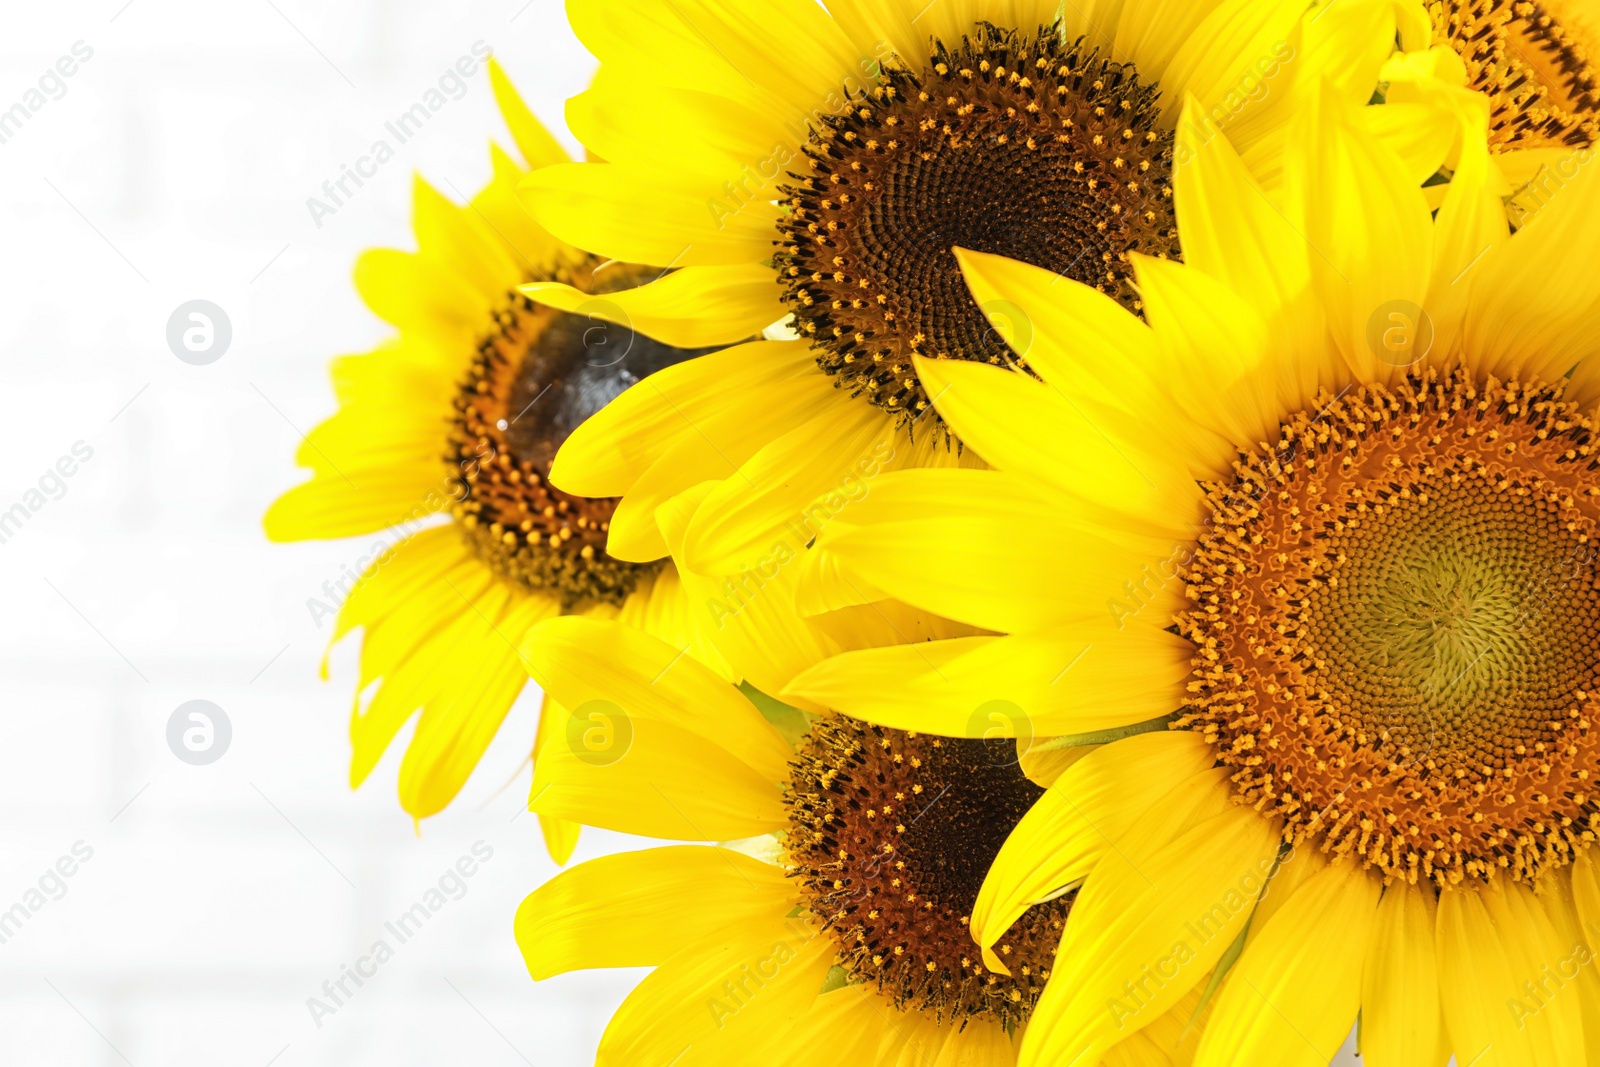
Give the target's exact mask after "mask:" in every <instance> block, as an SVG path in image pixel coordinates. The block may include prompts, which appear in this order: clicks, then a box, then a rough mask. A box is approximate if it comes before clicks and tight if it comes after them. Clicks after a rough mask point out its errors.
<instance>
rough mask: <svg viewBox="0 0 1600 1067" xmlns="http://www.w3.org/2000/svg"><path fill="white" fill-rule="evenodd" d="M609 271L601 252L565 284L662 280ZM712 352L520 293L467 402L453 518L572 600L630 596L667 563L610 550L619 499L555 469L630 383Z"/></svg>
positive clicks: (485, 555) (591, 288) (537, 584)
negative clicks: (566, 489)
mask: <svg viewBox="0 0 1600 1067" xmlns="http://www.w3.org/2000/svg"><path fill="white" fill-rule="evenodd" d="M601 267H602V265H601V263H600V261H599V260H596V259H591V260H589V261H587V262H585V263H584V264H582V265H581V266H580V267H577V268H574V269H571V270H565V269H564V270H562V271H560V272H559V275H560V278H559V280H561V281H566V282H569V283H570V284H573V285H576V286H578V287H579V288H581V289H584V290H585V291H587V292H593V293H596V294H600V293H606V292H614V291H616V290H619V289H624V288H628V287H630V286H634V285H639V284H642V283H644V282H646V281H648V280H650V277H649V275H648V274H647V273H646V272H645V270H644V268H638V267H633V266H631V265H622V264H606V265H604V269H601ZM707 351H709V349H681V348H672V347H670V346H667V345H664V344H661V343H660V342H658V341H654V340H651V339H650V338H648V337H645V336H644V335H642V334H636V333H634V332H633V331H631V330H629V329H628V328H627V327H625V326H617V325H613V324H611V323H608V322H605V321H603V320H602V319H600V318H597V317H591V316H586V315H581V314H572V313H568V312H565V311H556V310H554V309H552V308H548V307H544V306H541V305H537V304H534V303H533V302H531V301H530V300H528V299H527V298H526V297H524V296H522V295H521V294H520V293H516V292H513V293H511V294H509V295H508V297H507V299H506V303H505V305H504V306H503V307H502V308H501V309H500V310H499V311H498V312H496V314H495V329H494V331H493V332H492V333H491V334H489V336H488V337H486V338H484V340H483V341H482V342H481V343H480V344H479V346H478V353H477V357H476V358H475V359H474V361H473V363H472V368H471V370H470V372H469V373H468V375H467V378H466V380H465V381H464V382H463V383H462V386H461V391H460V393H459V394H458V395H457V397H456V402H455V408H456V418H455V426H454V430H453V433H452V435H451V448H450V453H449V455H448V457H447V463H448V464H449V478H450V482H451V485H452V491H453V495H454V498H455V500H456V505H455V508H454V509H453V513H454V515H455V517H456V518H457V519H458V520H459V521H460V525H461V529H462V534H463V536H464V537H465V538H466V540H467V543H468V544H469V545H470V546H471V547H472V549H473V551H474V552H475V553H476V554H477V556H478V557H479V558H480V559H482V560H483V561H484V562H485V563H486V564H488V565H489V567H490V568H491V569H493V570H494V571H495V572H496V573H497V574H499V575H500V576H501V577H502V578H504V579H506V580H508V581H510V582H512V583H514V584H516V585H518V586H519V587H521V588H523V589H525V590H528V591H538V592H543V593H546V594H550V595H554V596H556V597H558V598H559V599H560V600H561V602H562V605H563V607H567V608H570V607H572V606H574V605H576V604H580V603H584V602H591V601H603V602H607V603H613V604H620V603H621V602H622V601H623V600H624V599H626V597H627V596H628V594H629V593H631V592H632V591H633V589H634V587H635V586H636V585H637V584H638V582H639V579H640V578H641V577H643V576H645V575H647V574H651V573H654V571H655V570H656V569H657V568H658V567H659V564H655V563H651V564H637V563H628V562H624V561H622V560H617V559H613V558H612V557H611V556H609V555H607V553H606V551H605V542H606V534H607V532H608V531H609V530H610V528H611V515H612V513H613V512H614V511H615V510H616V506H617V501H616V500H614V499H605V500H595V499H590V498H587V497H580V496H573V495H572V494H570V493H563V492H562V491H561V490H559V489H556V488H555V487H553V486H552V485H550V483H549V480H548V478H547V475H548V474H549V471H550V464H551V462H552V461H553V460H554V459H555V454H556V452H557V450H559V449H560V447H561V445H562V443H563V442H565V441H566V439H567V438H568V437H569V436H571V434H572V431H573V430H575V429H577V428H578V426H579V424H581V423H582V422H583V421H584V420H585V419H587V418H588V417H589V416H590V415H593V414H594V413H595V412H597V411H599V410H600V409H601V408H603V407H605V406H606V404H608V403H610V402H611V401H612V400H613V399H615V398H616V396H617V395H618V394H620V393H621V392H622V391H623V390H625V389H627V388H628V387H629V386H631V385H633V384H634V383H635V382H637V381H638V380H640V379H641V378H644V377H646V376H647V375H650V374H653V373H655V372H656V371H658V370H661V369H662V368H663V367H669V366H671V365H672V364H674V363H680V362H682V361H684V360H686V359H692V358H694V357H695V356H699V355H703V354H705V353H706V352H707Z"/></svg>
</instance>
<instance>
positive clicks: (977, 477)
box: [792, 96, 1600, 1067]
mask: <svg viewBox="0 0 1600 1067" xmlns="http://www.w3.org/2000/svg"><path fill="white" fill-rule="evenodd" d="M1191 106H1193V105H1191ZM1488 125H1489V116H1488V109H1487V107H1486V106H1485V107H1484V108H1482V109H1481V110H1480V111H1479V113H1478V114H1477V116H1476V118H1475V120H1474V121H1473V122H1472V123H1471V124H1470V125H1469V126H1468V127H1467V128H1466V131H1465V133H1464V135H1463V143H1464V146H1465V147H1464V148H1463V149H1462V152H1461V162H1460V166H1459V167H1458V168H1457V169H1456V171H1455V173H1454V176H1453V180H1452V181H1451V182H1450V185H1449V189H1448V192H1447V194H1446V196H1445V199H1444V202H1443V206H1442V207H1441V209H1440V210H1439V212H1438V214H1437V218H1436V219H1435V218H1432V217H1431V216H1430V211H1429V207H1428V204H1427V201H1426V198H1425V196H1424V193H1423V191H1421V190H1419V189H1418V188H1417V187H1416V185H1415V183H1414V182H1413V181H1412V177H1411V175H1410V174H1408V173H1407V168H1406V167H1405V166H1404V165H1403V164H1402V163H1401V162H1400V160H1399V159H1398V158H1397V157H1396V156H1395V155H1394V154H1393V153H1392V152H1390V151H1389V150H1388V149H1386V148H1385V147H1384V146H1383V145H1382V144H1380V143H1378V142H1377V141H1375V140H1374V139H1373V138H1371V137H1370V136H1369V135H1368V134H1367V133H1366V132H1365V131H1364V130H1363V129H1362V126H1361V123H1360V122H1359V121H1357V117H1356V115H1355V113H1354V112H1353V111H1352V110H1351V109H1349V108H1348V107H1346V106H1344V105H1343V104H1342V103H1341V102H1340V101H1338V100H1337V99H1335V98H1333V97H1331V96H1329V97H1326V98H1320V99H1316V100H1314V101H1313V102H1312V107H1311V110H1310V111H1309V113H1308V114H1307V116H1306V121H1305V125H1304V127H1303V137H1299V136H1297V138H1296V140H1295V141H1294V143H1293V146H1292V150H1291V152H1290V155H1289V159H1288V162H1287V167H1288V169H1289V172H1290V174H1291V175H1294V176H1296V177H1295V180H1293V181H1292V182H1291V183H1290V186H1291V187H1292V188H1296V189H1298V190H1299V192H1298V194H1297V196H1296V197H1295V198H1293V199H1292V200H1284V199H1280V200H1274V199H1273V197H1272V196H1271V195H1269V194H1268V192H1267V191H1266V190H1264V189H1262V188H1261V187H1260V186H1259V185H1258V183H1257V182H1256V181H1255V180H1254V179H1253V178H1252V177H1251V175H1250V174H1249V172H1248V171H1247V169H1246V168H1245V166H1244V165H1243V163H1242V162H1241V160H1240V158H1239V156H1238V154H1237V153H1236V152H1235V151H1234V149H1233V148H1232V146H1231V145H1229V143H1228V140H1227V138H1226V137H1218V138H1215V139H1213V140H1212V141H1211V142H1210V143H1208V144H1204V145H1193V146H1192V148H1193V151H1192V157H1191V158H1192V162H1191V163H1190V165H1188V166H1186V167H1184V168H1182V169H1181V170H1180V172H1179V173H1178V174H1177V176H1176V186H1175V188H1176V202H1177V212H1178V215H1179V221H1180V225H1181V226H1182V227H1183V229H1182V233H1183V235H1184V236H1183V251H1184V259H1185V263H1184V264H1183V265H1179V264H1176V263H1173V262H1171V261H1164V260H1159V259H1155V258H1148V257H1143V256H1136V257H1134V263H1133V267H1134V272H1135V279H1136V282H1137V284H1138V287H1139V291H1140V293H1141V295H1142V297H1143V299H1144V303H1145V316H1144V318H1143V319H1142V320H1141V319H1140V318H1138V317H1135V316H1133V315H1131V314H1129V313H1128V311H1127V310H1126V309H1125V308H1122V307H1119V306H1118V305H1117V304H1116V303H1115V301H1113V300H1111V299H1109V298H1107V297H1106V296H1105V295H1104V294H1101V293H1098V292H1096V291H1095V290H1094V289H1093V288H1091V287H1089V286H1085V285H1081V284H1077V283H1062V282H1060V281H1059V279H1057V278H1056V277H1055V276H1054V275H1052V274H1050V273H1049V272H1046V271H1042V270H1040V269H1038V268H1037V267H1033V266H1029V265H1026V264H1023V263H1018V262H1014V261H1011V260H1006V259H1001V258H999V257H993V256H985V255H981V254H975V253H963V255H962V261H963V265H964V268H965V271H966V277H967V279H968V282H969V284H970V285H971V286H972V288H973V292H974V293H975V295H976V296H977V298H978V300H979V301H980V302H988V301H994V300H1004V301H1009V302H1011V303H1012V304H1014V305H1015V306H1016V307H1019V308H1021V309H1022V312H1023V316H1022V318H1021V321H1023V322H1025V323H1026V324H1027V326H1028V329H1026V330H1021V329H1017V328H1015V327H1007V329H1008V331H1009V336H1010V337H1011V339H1012V342H1013V343H1014V344H1018V345H1019V346H1021V350H1022V351H1025V352H1026V354H1027V358H1028V364H1029V366H1030V367H1031V368H1032V370H1033V371H1034V372H1035V374H1036V375H1037V378H1036V379H1034V378H1030V377H1028V376H1025V375H1022V374H1019V373H1016V372H1014V371H1012V370H1009V369H1003V368H994V367H985V366H977V365H969V364H964V363H954V362H935V361H932V360H926V361H923V362H921V363H920V364H919V366H918V369H919V372H920V373H921V375H922V377H923V380H924V381H925V382H926V383H928V385H929V387H930V388H931V389H933V390H934V391H935V394H936V396H937V397H938V400H937V403H938V406H939V408H940V411H941V413H942V414H943V415H944V417H945V418H946V419H948V420H949V421H950V422H951V424H952V425H953V426H954V427H955V428H956V430H957V432H959V433H960V434H961V436H962V438H963V440H965V441H966V442H967V443H968V444H969V445H970V446H971V447H972V448H973V449H975V450H976V451H978V452H979V453H980V454H981V455H982V456H983V457H984V459H986V460H987V461H988V462H989V463H991V464H992V465H993V467H994V468H995V469H992V470H987V471H911V472H901V473H896V474H894V475H886V476H885V477H884V478H883V479H880V482H879V484H878V485H877V486H876V487H875V489H874V492H873V495H872V496H871V497H870V498H869V499H868V500H866V501H863V502H862V504H861V505H860V506H859V507H858V508H857V509H856V510H854V511H852V512H851V513H850V515H849V516H848V520H847V522H841V523H836V524H834V525H833V526H831V527H830V528H829V529H828V531H826V532H825V533H824V535H823V538H822V540H823V541H824V542H825V543H827V547H828V548H829V555H828V558H829V560H830V561H831V565H832V566H834V567H836V568H842V569H843V570H845V571H846V572H848V571H850V570H860V571H864V572H866V573H870V574H871V576H872V581H873V582H874V584H875V585H877V586H878V587H879V588H881V589H882V590H885V591H886V592H888V593H890V594H892V595H894V596H897V597H899V598H900V599H902V600H904V601H907V602H908V603H911V604H913V605H917V606H920V607H922V608H924V609H926V610H929V611H937V612H939V613H940V614H942V615H946V616H949V617H952V618H955V619H959V620H963V621H966V622H968V623H972V624H974V625H977V626H981V627H984V628H987V629H990V630H993V631H996V632H997V634H998V635H997V636H975V637H969V638H964V639H958V640H953V641H946V642H942V643H941V642H935V643H929V644H925V645H922V646H919V647H918V648H917V649H916V650H915V654H912V651H911V650H907V649H893V648H891V649H879V650H867V651H860V652H853V653H848V654H845V655H842V656H840V657H837V658H835V659H833V660H830V661H829V662H827V663H824V664H822V665H820V666H819V667H817V668H814V669H812V670H811V671H808V672H807V673H806V674H804V675H802V676H801V677H800V678H798V679H797V680H796V681H795V683H794V685H793V686H792V692H794V693H797V694H801V695H803V696H805V697H807V698H809V699H810V700H812V701H815V702H818V703H822V704H826V705H828V706H830V707H833V708H836V709H838V710H840V711H842V712H845V713H848V714H852V715H856V716H860V717H862V718H864V719H866V720H867V721H871V722H874V723H877V724H879V725H882V726H884V727H886V728H898V729H921V730H928V731H931V732H935V733H941V734H954V735H961V734H963V733H964V732H967V729H966V724H967V723H968V721H969V718H970V715H971V711H972V708H973V707H974V706H977V705H979V704H980V703H981V702H984V701H993V700H997V699H1003V700H1009V701H1012V702H1014V703H1016V704H1017V705H1019V706H1020V707H1021V708H1023V709H1025V710H1026V712H1027V715H1028V717H1029V719H1030V720H1031V724H1032V728H1033V730H1034V731H1035V732H1036V733H1037V734H1039V735H1059V736H1060V737H1061V738H1062V740H1061V741H1059V742H1055V743H1060V744H1070V745H1075V746H1076V745H1083V744H1086V743H1089V742H1102V743H1103V745H1102V747H1099V748H1097V749H1096V750H1095V751H1094V752H1093V753H1091V754H1090V755H1088V756H1085V757H1083V758H1082V759H1081V760H1079V761H1078V762H1076V763H1075V764H1074V765H1073V766H1072V767H1071V768H1070V769H1069V770H1067V771H1066V772H1065V773H1064V774H1063V775H1062V776H1061V777H1060V778H1059V779H1058V780H1057V781H1056V782H1055V783H1054V784H1053V786H1052V787H1051V790H1050V791H1049V793H1047V794H1046V796H1045V798H1044V799H1043V800H1041V801H1040V802H1039V803H1038V804H1036V805H1035V806H1034V807H1033V808H1032V809H1031V810H1030V813H1029V814H1028V815H1027V816H1025V817H1024V818H1023V819H1022V820H1021V821H1020V823H1019V824H1018V826H1017V827H1016V829H1015V830H1014V832H1013V833H1012V834H1011V836H1010V838H1009V839H1008V841H1007V843H1006V844H1005V846H1004V847H1003V848H1002V849H1001V851H1000V852H999V853H998V855H997V857H996V860H995V862H994V864H993V866H992V868H991V871H990V873H989V875H988V877H987V880H986V882H985V885H984V887H983V889H982V891H981V892H980V894H979V898H978V901H977V903H976V904H975V906H974V911H973V914H972V931H973V936H974V939H975V940H976V941H977V942H978V944H979V945H980V946H984V954H985V959H986V960H988V961H989V962H990V965H991V966H995V967H998V966H1005V962H1004V956H1003V953H1001V954H999V955H996V954H995V953H994V952H993V951H992V948H991V946H994V945H997V944H1002V943H1003V937H1004V935H1003V933H1002V931H1004V930H1005V929H1006V928H1007V927H1008V925H1009V924H1010V922H1011V921H1012V919H1013V917H1014V916H1015V915H1017V914H1019V913H1021V912H1022V911H1023V909H1025V908H1027V907H1028V906H1030V905H1031V904H1032V902H1034V901H1037V900H1041V899H1049V898H1050V897H1051V896H1052V895H1053V894H1055V893H1058V892H1060V891H1061V890H1063V889H1067V888H1071V889H1076V898H1075V902H1074V904H1073V908H1072V914H1071V918H1070V920H1069V922H1068V923H1067V927H1066V932H1065V935H1064V937H1063V939H1062V942H1061V945H1060V950H1059V953H1058V954H1057V956H1056V957H1055V961H1054V966H1053V968H1052V975H1051V978H1050V980H1049V982H1048V985H1047V988H1046V990H1045V992H1044V993H1043V994H1042V996H1041V998H1040V1001H1039V1004H1038V1005H1037V1007H1036V1008H1035V1010H1034V1014H1033V1019H1032V1023H1031V1025H1030V1026H1029V1028H1028V1031H1027V1033H1026V1035H1025V1037H1024V1038H1023V1041H1022V1046H1021V1052H1020V1058H1019V1062H1020V1063H1022V1064H1027V1065H1032V1064H1046V1063H1049V1064H1055V1063H1075V1064H1081V1065H1088V1064H1093V1063H1098V1062H1101V1057H1102V1056H1103V1055H1104V1054H1105V1052H1106V1050H1107V1049H1109V1048H1110V1047H1112V1045H1113V1044H1114V1043H1115V1042H1117V1041H1119V1040H1122V1039H1125V1037H1126V1035H1127V1034H1128V1033H1130V1032H1136V1031H1138V1030H1139V1029H1141V1028H1142V1027H1143V1026H1144V1024H1145V1022H1146V1021H1147V1020H1149V1019H1153V1018H1156V1017H1159V1016H1161V1015H1162V1014H1163V1013H1165V1012H1168V1011H1170V1010H1171V1007H1172V1005H1173V1004H1174V1003H1175V1002H1176V1001H1177V1000H1178V999H1179V998H1181V997H1184V996H1187V995H1190V994H1191V993H1192V992H1193V990H1194V989H1196V988H1198V987H1201V986H1204V987H1205V988H1206V990H1207V996H1208V998H1209V999H1208V1003H1209V1004H1210V1007H1211V1016H1210V1020H1209V1022H1208V1023H1207V1024H1206V1029H1205V1032H1204V1034H1203V1036H1202V1037H1201V1038H1200V1045H1199V1048H1198V1050H1197V1052H1196V1057H1195V1063H1196V1064H1200V1065H1220V1064H1235V1063H1237V1064H1272V1065H1274V1067H1276V1065H1284V1064H1288V1065H1295V1064H1304V1065H1307V1067H1310V1065H1312V1064H1315V1065H1317V1067H1321V1065H1324V1064H1326V1063H1327V1062H1328V1060H1329V1059H1330V1057H1331V1056H1332V1055H1333V1053H1334V1052H1335V1051H1336V1050H1337V1049H1338V1048H1339V1046H1340V1044H1341V1042H1343V1040H1344V1039H1345V1036H1346V1034H1347V1033H1348V1032H1349V1029H1350V1026H1351V1023H1352V1022H1353V1021H1355V1019H1356V1018H1357V1015H1358V1013H1359V1017H1360V1023H1361V1025H1360V1037H1359V1040H1360V1046H1361V1052H1362V1056H1363V1062H1365V1063H1368V1064H1370V1065H1372V1067H1390V1065H1397V1067H1414V1065H1418V1064H1443V1063H1444V1062H1445V1061H1446V1059H1447V1058H1448V1057H1449V1056H1450V1055H1451V1054H1454V1056H1455V1057H1456V1062H1458V1063H1460V1064H1463V1065H1465V1064H1477V1065H1479V1067H1491V1065H1515V1067H1533V1065H1541V1067H1542V1065H1544V1064H1563V1065H1565V1064H1582V1063H1594V1062H1600V978H1597V975H1596V969H1595V967H1594V966H1592V964H1593V963H1594V946H1595V945H1596V944H1600V941H1597V938H1600V880H1597V867H1596V862H1595V855H1594V848H1593V842H1594V840H1595V834H1596V832H1597V830H1600V797H1597V795H1596V791H1595V788H1594V783H1595V781H1596V780H1597V777H1600V735H1597V734H1596V733H1595V731H1594V726H1593V723H1594V720H1595V717H1596V713H1597V712H1600V708H1597V706H1596V700H1597V693H1600V688H1597V686H1600V571H1597V569H1596V548H1595V545H1596V540H1597V537H1600V458H1597V456H1596V453H1595V448H1596V437H1597V432H1600V422H1597V402H1600V275H1597V274H1596V273H1595V272H1594V270H1593V269H1592V264H1591V262H1590V261H1591V258H1592V255H1593V250H1594V249H1595V248H1596V247H1597V242H1600V175H1597V174H1596V173H1594V172H1593V171H1592V170H1590V171H1585V172H1583V173H1580V174H1579V175H1578V176H1577V177H1576V178H1575V179H1574V180H1573V181H1572V182H1571V183H1569V184H1568V185H1567V186H1566V187H1565V188H1564V190H1563V191H1562V192H1561V194H1560V196H1559V197H1557V198H1555V199H1553V200H1552V201H1551V202H1550V203H1548V204H1547V205H1546V206H1545V208H1544V209H1543V210H1542V211H1541V212H1539V213H1538V214H1537V215H1536V216H1534V217H1533V218H1532V219H1531V221H1529V222H1528V223H1527V224H1526V225H1524V226H1523V227H1521V228H1520V229H1519V230H1518V231H1517V232H1516V234H1515V235H1514V236H1512V235H1509V234H1508V224H1507V221H1506V217H1505V212H1504V210H1503V205H1502V203H1501V201H1500V198H1499V197H1498V196H1497V195H1496V194H1495V191H1494V190H1493V189H1492V188H1491V187H1490V177H1489V172H1490V166H1489V150H1488ZM1179 138H1180V144H1181V143H1182V142H1184V141H1185V139H1186V138H1187V134H1186V133H1184V132H1182V131H1180V134H1179ZM1048 744H1049V743H1047V745H1048ZM1057 794H1059V796H1057ZM1214 969H1215V971H1216V973H1217V974H1218V975H1220V978H1218V979H1215V980H1207V979H1205V977H1204V976H1205V975H1206V974H1207V973H1208V972H1212V971H1213V970H1214Z"/></svg>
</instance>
